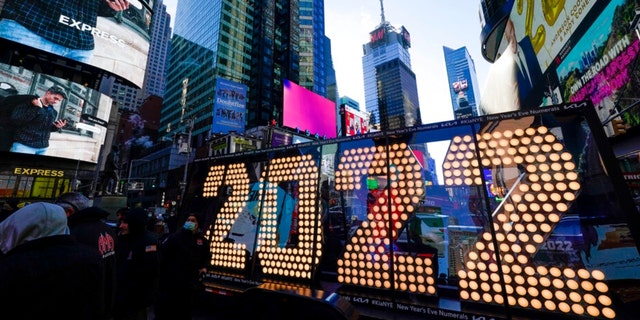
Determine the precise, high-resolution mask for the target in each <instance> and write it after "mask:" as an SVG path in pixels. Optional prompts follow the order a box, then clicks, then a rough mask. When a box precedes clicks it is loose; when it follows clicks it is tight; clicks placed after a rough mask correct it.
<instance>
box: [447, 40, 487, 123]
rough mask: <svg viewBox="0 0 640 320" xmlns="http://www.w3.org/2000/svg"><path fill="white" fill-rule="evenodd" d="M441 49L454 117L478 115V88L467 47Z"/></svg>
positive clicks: (461, 117)
mask: <svg viewBox="0 0 640 320" xmlns="http://www.w3.org/2000/svg"><path fill="white" fill-rule="evenodd" d="M443 49H444V61H445V65H446V68H447V79H448V80H449V83H448V84H449V93H450V95H451V103H452V104H453V115H454V117H455V119H464V118H468V117H475V116H478V102H479V101H480V88H478V77H477V75H476V67H475V64H474V62H473V58H471V55H469V51H468V50H467V47H461V48H458V49H451V48H448V47H443Z"/></svg>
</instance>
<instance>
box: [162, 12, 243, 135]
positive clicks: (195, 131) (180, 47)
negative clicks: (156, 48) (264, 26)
mask: <svg viewBox="0 0 640 320" xmlns="http://www.w3.org/2000/svg"><path fill="white" fill-rule="evenodd" d="M230 2H231V1H226V0H214V1H206V2H192V1H179V2H178V7H177V12H176V17H175V24H174V34H173V37H172V39H171V49H170V58H169V66H168V69H167V79H166V89H165V97H164V98H165V99H164V104H163V108H162V112H161V116H160V131H161V132H162V133H163V134H165V135H166V136H169V137H170V136H173V135H174V134H176V133H179V132H182V131H186V129H187V128H189V129H191V128H190V127H192V136H193V137H196V139H197V140H196V141H199V144H200V143H202V141H203V140H204V138H206V136H207V135H208V133H209V132H210V131H211V126H212V113H213V103H214V97H215V91H216V80H217V78H225V79H227V80H230V81H234V82H237V83H245V84H246V83H249V71H250V69H251V67H250V63H251V59H252V58H251V42H250V41H251V38H252V37H251V35H252V31H253V26H252V23H253V19H252V16H253V13H254V9H253V7H251V5H250V4H247V3H246V2H242V1H240V2H233V5H231V4H230Z"/></svg>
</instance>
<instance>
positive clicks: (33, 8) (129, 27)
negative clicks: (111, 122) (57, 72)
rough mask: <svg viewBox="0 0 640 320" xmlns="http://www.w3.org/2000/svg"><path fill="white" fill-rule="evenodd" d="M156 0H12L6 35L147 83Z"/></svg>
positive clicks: (1, 22) (4, 12) (1, 32)
mask: <svg viewBox="0 0 640 320" xmlns="http://www.w3.org/2000/svg"><path fill="white" fill-rule="evenodd" d="M153 3H154V1H153V0H128V1H107V0H94V1H53V2H52V1H43V0H31V1H22V0H7V1H4V5H3V6H2V7H1V8H0V10H1V11H0V37H1V38H5V39H8V40H11V41H14V42H16V43H18V44H20V45H26V46H30V47H33V48H36V49H40V50H43V51H47V52H50V53H53V54H56V55H59V56H62V57H65V58H69V59H72V60H75V61H79V62H82V63H86V64H89V65H92V66H95V67H98V68H101V69H103V70H106V71H108V72H111V73H114V74H116V75H118V76H120V77H122V78H125V79H127V80H128V81H130V82H131V83H133V84H134V85H136V86H138V87H141V86H142V82H143V78H144V73H145V68H146V64H147V55H148V52H149V39H150V26H151V16H152V9H151V8H152V6H153Z"/></svg>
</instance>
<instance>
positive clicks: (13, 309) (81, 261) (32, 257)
mask: <svg viewBox="0 0 640 320" xmlns="http://www.w3.org/2000/svg"><path fill="white" fill-rule="evenodd" d="M68 233H69V231H68V228H67V218H66V214H65V212H64V209H62V207H60V206H58V205H55V204H51V203H44V202H38V203H33V204H30V205H27V206H25V207H23V208H22V209H20V210H17V211H16V212H14V213H13V214H12V215H11V216H9V217H8V218H7V219H6V220H4V221H3V222H2V223H0V234H1V235H2V237H0V238H1V239H0V248H1V249H0V250H2V252H3V253H4V255H3V256H1V257H0V310H2V317H3V318H7V319H99V318H100V317H101V314H100V310H103V305H102V304H103V292H104V288H103V283H104V281H103V278H102V275H103V264H102V259H101V257H100V256H99V255H98V253H97V252H96V251H95V249H93V248H90V247H88V246H85V245H83V244H80V243H78V242H77V241H75V239H74V238H73V237H72V236H70V235H69V234H68ZM25 303H26V306H28V307H26V308H25Z"/></svg>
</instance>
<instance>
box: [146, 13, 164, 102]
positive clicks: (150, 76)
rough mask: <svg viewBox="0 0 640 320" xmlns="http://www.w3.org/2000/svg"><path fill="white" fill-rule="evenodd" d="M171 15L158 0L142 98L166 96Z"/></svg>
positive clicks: (152, 26)
mask: <svg viewBox="0 0 640 320" xmlns="http://www.w3.org/2000/svg"><path fill="white" fill-rule="evenodd" d="M170 22H171V16H170V15H169V14H168V13H167V7H166V6H165V5H164V4H163V3H162V1H158V2H156V6H155V8H154V14H153V21H152V22H151V41H150V42H149V59H148V60H147V69H146V70H147V72H146V73H145V76H144V82H143V84H142V97H141V98H142V99H146V98H147V97H149V96H158V97H161V98H162V97H164V88H165V77H166V74H167V62H168V58H169V44H170V43H171V26H170Z"/></svg>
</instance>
